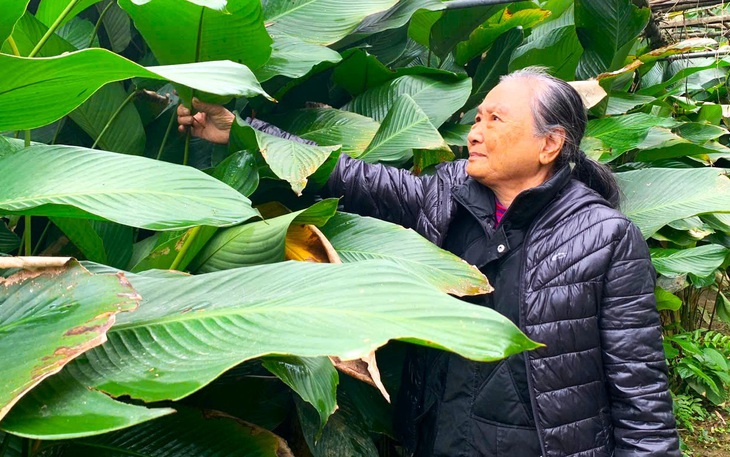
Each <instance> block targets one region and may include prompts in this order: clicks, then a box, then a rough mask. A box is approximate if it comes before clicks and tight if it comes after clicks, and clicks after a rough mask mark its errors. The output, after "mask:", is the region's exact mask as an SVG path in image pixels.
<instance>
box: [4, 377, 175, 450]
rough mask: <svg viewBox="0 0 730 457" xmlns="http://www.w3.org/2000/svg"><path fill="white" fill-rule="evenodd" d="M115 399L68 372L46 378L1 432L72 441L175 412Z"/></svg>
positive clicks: (24, 398)
mask: <svg viewBox="0 0 730 457" xmlns="http://www.w3.org/2000/svg"><path fill="white" fill-rule="evenodd" d="M174 412H175V410H173V409H170V408H154V409H150V408H146V407H144V406H137V405H131V404H127V403H122V402H120V401H117V400H114V399H113V398H111V397H109V396H108V395H106V394H104V393H102V392H98V391H96V390H92V389H87V388H86V387H85V386H83V385H81V384H80V383H79V382H78V381H77V380H76V379H74V378H73V377H72V376H71V375H70V374H69V372H68V371H67V370H61V371H60V372H59V373H57V374H55V375H53V376H51V377H49V378H47V379H45V380H44V381H43V382H42V383H40V385H38V386H37V387H35V388H34V389H33V390H31V391H30V392H29V393H28V394H26V395H25V396H24V397H23V398H22V399H21V400H20V401H19V402H18V403H17V404H16V405H15V406H14V407H13V409H12V410H11V411H10V413H9V414H8V415H7V416H5V418H3V421H2V422H0V429H2V430H5V431H8V432H10V433H13V434H14V435H18V436H23V437H26V438H33V439H46V440H55V439H69V438H78V437H81V436H89V435H98V434H99V433H106V432H111V431H114V430H121V429H124V428H127V427H131V426H133V425H137V424H139V423H141V422H146V421H149V420H152V419H156V418H158V417H160V416H164V415H167V414H170V413H174Z"/></svg>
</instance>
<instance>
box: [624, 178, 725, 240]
mask: <svg viewBox="0 0 730 457" xmlns="http://www.w3.org/2000/svg"><path fill="white" fill-rule="evenodd" d="M615 176H616V179H617V180H618V183H619V185H620V186H621V190H622V191H623V194H624V196H625V198H624V199H623V201H622V204H621V210H622V211H623V213H624V214H626V215H627V216H628V217H629V218H630V219H631V220H632V221H633V222H634V223H635V224H636V225H638V226H639V228H640V229H641V233H642V234H643V235H644V237H645V238H648V237H649V236H651V235H652V234H654V233H655V232H656V231H657V230H659V229H660V228H662V227H663V226H665V225H666V224H668V223H670V222H672V221H676V220H677V219H684V218H687V217H690V216H695V215H697V214H704V213H714V212H730V180H729V179H728V178H727V176H726V175H725V172H724V170H720V169H716V168H697V169H668V168H649V169H645V170H637V171H627V172H624V173H617V174H616V175H615Z"/></svg>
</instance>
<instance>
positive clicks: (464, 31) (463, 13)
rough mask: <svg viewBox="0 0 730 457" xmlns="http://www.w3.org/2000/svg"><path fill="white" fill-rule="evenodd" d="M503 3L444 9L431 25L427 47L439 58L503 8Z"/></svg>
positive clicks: (444, 55) (466, 38)
mask: <svg viewBox="0 0 730 457" xmlns="http://www.w3.org/2000/svg"><path fill="white" fill-rule="evenodd" d="M504 8H505V6H503V5H490V6H478V7H473V8H460V9H452V10H447V11H445V12H444V13H443V14H442V15H441V17H440V18H439V19H438V20H437V21H436V22H435V23H434V24H433V26H432V27H431V32H430V38H429V48H430V49H431V50H432V51H433V53H434V54H436V55H437V56H439V57H440V58H441V59H443V58H444V57H446V55H447V54H448V53H450V52H451V51H452V50H453V49H454V48H455V47H456V45H457V44H458V43H459V42H461V41H466V40H468V39H469V35H470V34H471V33H472V32H473V31H474V29H476V28H477V27H478V26H479V25H481V24H482V23H484V22H485V21H486V20H487V19H489V18H490V17H492V16H493V15H495V14H496V13H498V12H499V11H500V10H502V9H504Z"/></svg>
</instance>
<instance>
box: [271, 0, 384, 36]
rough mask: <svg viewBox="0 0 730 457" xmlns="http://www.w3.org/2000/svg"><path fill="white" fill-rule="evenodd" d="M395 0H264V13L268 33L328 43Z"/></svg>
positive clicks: (348, 31)
mask: <svg viewBox="0 0 730 457" xmlns="http://www.w3.org/2000/svg"><path fill="white" fill-rule="evenodd" d="M397 2H398V0H369V1H367V2H342V1H340V0H266V1H265V2H264V17H265V19H266V23H267V24H271V25H270V26H269V30H270V31H271V34H272V35H276V36H279V35H289V36H292V37H295V38H299V39H300V40H302V41H306V42H308V43H312V44H321V45H328V44H332V43H334V42H336V41H339V40H341V39H342V38H344V37H346V36H347V34H348V33H350V32H351V31H352V30H354V29H355V28H356V27H357V25H358V24H359V23H360V22H361V21H362V20H363V19H365V17H367V16H369V15H371V14H376V13H379V12H381V11H385V10H387V9H388V8H390V7H392V6H393V5H395V4H396V3H397Z"/></svg>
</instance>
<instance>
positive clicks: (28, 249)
mask: <svg viewBox="0 0 730 457" xmlns="http://www.w3.org/2000/svg"><path fill="white" fill-rule="evenodd" d="M30 235H31V233H30V216H25V227H24V228H23V238H25V244H24V246H25V247H24V250H23V255H26V256H30V255H31V254H32V253H33V244H31V243H32V242H31V239H30Z"/></svg>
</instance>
